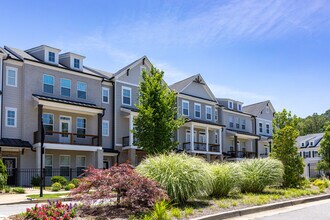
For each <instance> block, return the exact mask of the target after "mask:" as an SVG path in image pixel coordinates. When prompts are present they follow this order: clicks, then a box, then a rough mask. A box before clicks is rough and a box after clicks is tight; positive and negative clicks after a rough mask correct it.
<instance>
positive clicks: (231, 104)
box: [228, 101, 234, 109]
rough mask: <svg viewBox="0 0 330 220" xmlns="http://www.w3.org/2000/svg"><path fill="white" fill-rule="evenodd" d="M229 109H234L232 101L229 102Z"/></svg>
mask: <svg viewBox="0 0 330 220" xmlns="http://www.w3.org/2000/svg"><path fill="white" fill-rule="evenodd" d="M228 108H229V109H233V108H234V103H233V102H232V101H229V102H228Z"/></svg>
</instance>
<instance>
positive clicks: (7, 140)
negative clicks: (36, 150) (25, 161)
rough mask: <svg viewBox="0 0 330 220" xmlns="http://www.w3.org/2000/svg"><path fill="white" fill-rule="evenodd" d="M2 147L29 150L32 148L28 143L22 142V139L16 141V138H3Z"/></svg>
mask: <svg viewBox="0 0 330 220" xmlns="http://www.w3.org/2000/svg"><path fill="white" fill-rule="evenodd" d="M0 146H9V147H27V148H30V147H32V145H31V144H30V143H29V142H28V141H22V140H21V139H15V138H2V139H1V140H0Z"/></svg>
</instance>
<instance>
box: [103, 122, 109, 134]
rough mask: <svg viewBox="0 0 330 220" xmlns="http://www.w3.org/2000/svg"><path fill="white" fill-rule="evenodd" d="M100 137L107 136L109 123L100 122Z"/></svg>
mask: <svg viewBox="0 0 330 220" xmlns="http://www.w3.org/2000/svg"><path fill="white" fill-rule="evenodd" d="M102 136H109V121H108V120H102Z"/></svg>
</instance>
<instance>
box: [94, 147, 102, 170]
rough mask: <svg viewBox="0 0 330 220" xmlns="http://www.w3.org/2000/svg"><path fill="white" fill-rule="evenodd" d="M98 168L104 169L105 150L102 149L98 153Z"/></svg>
mask: <svg viewBox="0 0 330 220" xmlns="http://www.w3.org/2000/svg"><path fill="white" fill-rule="evenodd" d="M95 159H96V164H95V165H96V167H97V168H103V150H102V149H98V150H97V151H96V158H95Z"/></svg>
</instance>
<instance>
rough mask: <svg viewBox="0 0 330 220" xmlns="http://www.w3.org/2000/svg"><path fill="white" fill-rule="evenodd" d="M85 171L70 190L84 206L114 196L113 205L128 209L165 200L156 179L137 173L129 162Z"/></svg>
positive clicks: (90, 168) (163, 192)
mask: <svg viewBox="0 0 330 220" xmlns="http://www.w3.org/2000/svg"><path fill="white" fill-rule="evenodd" d="M85 172H86V177H84V178H82V179H81V180H80V184H79V186H78V187H77V188H75V189H73V191H72V195H73V197H74V199H76V200H79V201H82V202H84V203H85V204H86V205H91V204H92V203H93V202H96V201H105V202H108V201H109V200H110V199H112V198H116V200H117V202H116V204H117V206H121V207H124V208H128V209H129V210H130V211H134V210H137V211H146V210H149V209H150V208H152V207H153V206H154V205H155V203H156V202H157V201H162V200H167V199H168V196H167V195H166V192H165V191H164V190H163V189H161V188H159V187H158V183H157V182H155V181H153V180H151V179H148V178H146V177H143V176H141V175H139V174H138V173H137V172H136V171H135V170H134V169H133V167H132V166H131V165H129V164H120V165H115V166H112V167H111V168H110V169H105V170H100V169H95V168H93V167H89V168H88V169H87V170H86V171H85Z"/></svg>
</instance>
